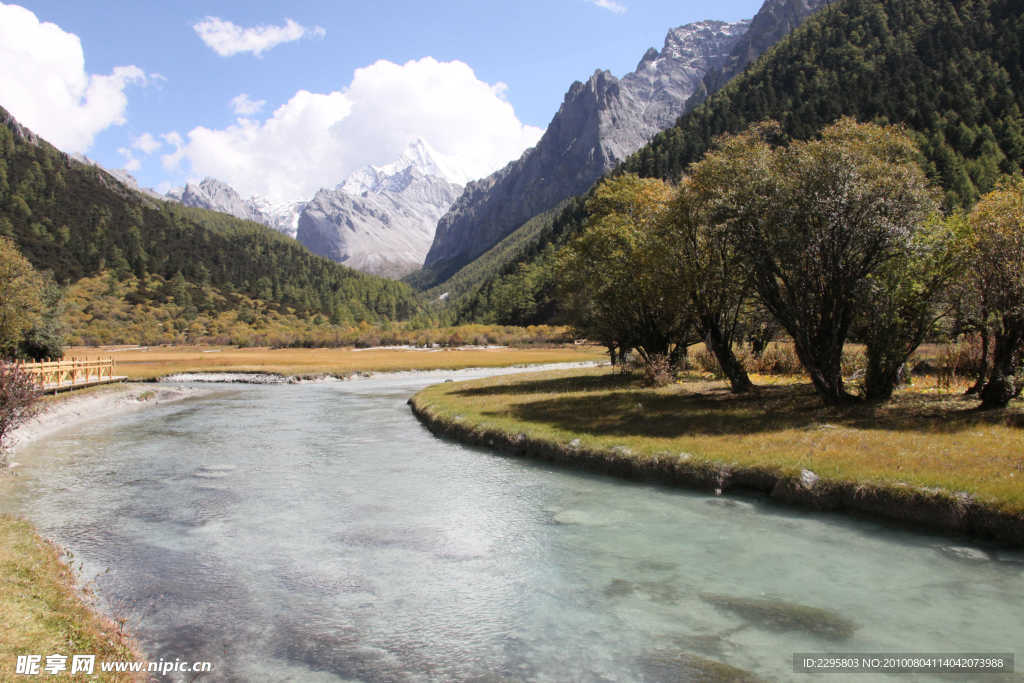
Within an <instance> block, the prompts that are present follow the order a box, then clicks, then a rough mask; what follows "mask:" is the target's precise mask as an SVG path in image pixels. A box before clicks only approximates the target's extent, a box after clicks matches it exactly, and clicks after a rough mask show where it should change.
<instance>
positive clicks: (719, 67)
mask: <svg viewBox="0 0 1024 683" xmlns="http://www.w3.org/2000/svg"><path fill="white" fill-rule="evenodd" d="M825 2H826V0H767V1H766V2H765V4H764V5H763V6H762V8H761V10H760V11H759V12H758V15H757V16H756V17H755V18H754V19H752V20H744V21H741V22H734V23H726V22H720V21H710V20H709V21H703V22H695V23H692V24H687V25H685V26H681V27H678V28H675V29H671V30H670V31H668V33H667V34H666V37H665V43H664V45H663V47H662V49H661V50H660V51H658V50H655V49H654V48H650V49H648V50H647V51H646V52H645V53H644V55H643V57H641V59H640V62H639V63H638V65H637V69H636V70H635V71H633V72H630V73H629V74H626V75H625V76H623V77H622V78H621V79H617V78H615V77H614V76H613V75H612V74H611V73H610V72H608V71H605V70H601V69H598V70H596V71H595V72H594V74H593V75H592V76H591V77H590V78H589V79H588V80H587V81H586V82H585V83H584V82H581V81H576V82H575V83H573V84H572V85H571V86H570V88H569V90H568V91H567V93H566V95H565V98H564V100H563V102H562V105H561V106H560V108H559V111H558V112H557V113H556V114H555V116H554V117H553V118H552V120H551V123H550V124H549V126H548V128H547V130H546V131H545V133H544V135H543V136H542V138H541V140H540V142H538V144H537V145H536V146H535V147H534V148H532V149H530V150H528V151H527V152H525V153H524V154H523V155H522V156H521V157H520V158H519V159H517V160H515V161H513V162H511V163H509V164H508V165H506V166H505V167H504V168H502V169H500V170H499V171H497V172H495V173H494V174H492V175H491V176H488V177H487V178H483V179H480V180H477V181H474V182H472V183H469V184H468V185H467V187H466V190H465V192H464V193H463V195H462V196H461V197H460V198H459V199H458V200H457V201H456V202H455V204H454V205H453V206H452V208H451V209H450V210H449V211H448V213H447V214H445V216H444V217H442V219H441V220H440V221H439V222H438V225H437V230H436V233H435V238H434V243H433V244H432V245H431V248H430V251H429V253H428V254H427V258H426V259H425V261H424V268H423V271H422V272H421V273H417V274H415V275H414V276H413V277H411V278H409V281H411V282H415V284H416V285H417V286H420V287H423V288H429V287H431V286H434V285H437V284H439V283H441V282H443V281H444V280H446V279H447V278H448V277H450V276H452V275H453V274H454V273H455V272H456V271H458V269H459V268H461V267H462V266H464V265H466V264H468V263H470V262H471V261H472V260H473V259H474V258H476V257H478V256H479V255H481V254H483V253H484V252H485V251H487V249H489V248H490V247H491V246H493V245H494V244H496V243H497V242H499V241H500V240H501V239H503V238H504V237H506V236H507V235H509V234H510V233H511V232H513V231H514V230H515V229H516V228H518V227H519V226H520V225H522V224H524V223H525V222H526V221H528V220H529V219H530V218H532V217H533V216H536V215H538V214H540V213H543V212H544V211H547V210H548V209H550V208H551V207H553V206H554V205H556V204H557V203H559V202H560V201H563V200H565V199H567V198H568V197H571V196H574V195H578V194H581V193H583V192H585V191H586V190H587V189H589V187H590V186H591V185H592V184H593V183H594V182H595V181H596V180H597V179H599V178H600V177H601V176H603V175H604V174H605V173H607V172H609V171H611V170H612V169H614V168H615V166H616V165H617V164H618V163H620V162H622V161H624V160H625V159H626V158H627V157H628V156H629V155H630V154H632V153H633V152H634V151H635V150H636V149H638V148H639V147H641V146H642V145H643V144H645V143H646V142H647V141H648V140H649V139H650V138H651V137H653V136H654V135H655V134H657V133H658V132H660V131H661V130H663V129H664V128H666V127H668V126H670V125H672V124H673V123H674V122H675V121H676V119H677V118H678V117H679V116H680V115H681V114H683V113H684V112H685V111H686V108H687V107H688V106H690V105H689V104H688V102H689V101H690V100H691V99H692V98H693V97H694V95H696V94H697V93H698V92H699V91H700V90H701V89H704V88H707V87H708V84H707V83H705V82H704V77H705V76H706V75H707V74H708V73H711V72H716V73H717V72H722V73H725V70H726V69H731V68H736V67H735V66H730V65H731V64H732V65H739V64H742V65H743V66H745V65H746V64H747V63H749V58H748V57H744V56H743V55H744V54H747V55H749V54H750V53H751V52H752V51H756V50H758V49H761V45H762V44H763V43H764V42H766V40H767V38H757V37H751V39H750V40H749V41H748V43H749V46H748V47H747V48H746V50H745V52H744V53H742V54H741V53H737V52H736V48H737V46H738V45H740V41H741V40H742V39H743V38H744V36H747V34H748V33H749V30H750V29H751V27H754V26H756V27H757V30H758V31H759V32H762V33H764V34H765V35H768V34H773V33H778V32H781V31H783V30H788V27H789V25H790V24H791V23H792V21H791V14H792V13H787V12H780V11H779V8H780V7H781V8H784V9H787V10H792V12H795V15H793V16H797V17H799V18H800V19H804V18H806V16H809V15H810V14H811V13H813V12H814V11H816V10H817V9H819V8H820V7H821V6H823V5H824V4H825ZM780 17H782V18H781V19H780ZM780 21H782V23H783V24H784V25H782V26H780V24H779V22H780ZM755 38H756V39H755Z"/></svg>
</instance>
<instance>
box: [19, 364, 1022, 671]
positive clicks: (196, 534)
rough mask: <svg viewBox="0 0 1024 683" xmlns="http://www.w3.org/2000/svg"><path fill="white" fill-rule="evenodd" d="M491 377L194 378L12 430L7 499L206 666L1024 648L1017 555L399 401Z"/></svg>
mask: <svg viewBox="0 0 1024 683" xmlns="http://www.w3.org/2000/svg"><path fill="white" fill-rule="evenodd" d="M491 372H493V371H491ZM486 374H488V371H463V372H445V373H409V374H396V375H380V376H376V377H372V378H361V379H355V380H350V381H345V382H340V381H339V382H325V383H314V384H299V385H266V386H249V385H245V386H240V385H213V391H212V392H210V393H208V394H205V395H203V396H200V397H197V398H194V399H188V400H185V401H181V402H177V403H167V404H163V405H159V406H155V407H152V408H148V409H146V410H142V411H137V412H132V413H127V414H124V415H121V416H119V417H116V418H113V419H110V420H106V421H104V422H101V423H93V424H89V425H87V426H86V427H84V428H77V429H76V430H75V431H74V433H69V432H64V433H57V434H55V435H53V436H51V437H48V438H46V439H45V440H42V441H39V442H37V443H33V444H29V445H27V446H25V447H24V448H22V449H21V450H20V451H19V452H18V457H17V459H18V461H19V462H20V463H22V466H21V467H20V468H19V471H20V476H19V477H18V478H17V482H16V484H15V485H14V486H13V488H11V493H10V494H9V495H7V496H5V497H4V498H5V499H4V500H3V501H0V509H2V510H3V511H9V512H14V513H16V514H20V515H22V516H24V517H26V518H28V519H30V520H31V521H32V522H33V523H35V524H36V525H37V526H38V528H39V529H40V531H41V532H42V533H43V534H44V535H45V536H47V537H49V538H52V539H53V540H55V541H57V542H58V543H60V544H62V545H64V546H66V547H67V548H68V549H70V550H71V551H73V553H74V560H75V564H76V566H77V564H78V563H79V562H80V563H81V566H82V576H83V580H85V581H87V582H90V583H91V584H92V585H93V586H94V587H95V589H96V591H97V593H98V595H99V596H100V599H101V601H102V603H101V604H102V607H104V608H105V609H106V610H108V611H109V612H110V613H112V614H115V615H118V616H122V617H126V618H127V619H128V625H129V628H130V630H131V631H132V632H133V633H134V634H135V636H136V637H137V638H138V640H139V641H140V642H141V644H142V646H143V649H144V650H145V652H146V654H147V656H148V657H149V658H150V659H152V660H156V659H158V658H164V659H166V660H174V659H175V658H180V659H188V660H210V661H212V662H214V673H213V674H212V675H209V676H207V677H204V678H202V679H200V680H229V681H232V680H238V681H250V680H260V681H284V680H295V681H338V680H360V681H407V680H408V681H435V680H436V681H447V680H532V681H669V680H691V679H692V680H697V679H699V680H716V679H714V678H705V679H701V678H700V676H701V675H703V674H702V673H701V672H704V673H706V672H708V671H709V670H710V671H714V670H715V669H714V668H713V667H712V668H711V669H709V668H708V667H711V666H712V665H711V664H709V662H719V663H723V664H726V665H728V666H731V667H735V668H738V669H742V670H745V671H747V672H751V674H752V675H756V676H757V677H759V678H762V679H766V680H784V681H788V680H797V681H800V680H812V679H815V680H817V679H818V678H819V677H818V676H810V675H807V674H800V673H794V670H793V654H794V653H796V652H813V653H824V652H858V653H878V652H928V653H933V652H972V651H973V652H1014V651H1015V650H1016V649H1018V648H1019V649H1020V650H1021V652H1022V653H1024V648H1020V646H1021V644H1022V643H1024V609H1022V608H1024V554H1021V553H1016V552H1007V551H1002V550H999V549H996V548H987V547H984V546H982V545H979V544H976V543H975V544H972V543H970V542H967V541H963V540H956V539H949V538H943V537H939V536H930V535H927V534H921V533H914V532H909V531H904V530H897V529H892V528H890V527H888V526H886V525H883V524H881V523H877V522H872V521H864V520H856V519H848V518H844V517H841V516H836V515H815V514H810V513H805V512H802V511H799V510H794V509H789V508H784V507H779V506H776V505H773V504H770V503H768V502H763V501H760V500H758V499H753V498H751V499H744V498H727V497H713V496H709V495H707V494H704V493H695V492H687V491H680V490H672V489H668V488H661V487H657V486H652V485H647V484H639V483H631V482H625V481H619V480H616V479H612V478H607V477H600V476H592V475H588V474H582V473H579V472H573V471H569V470H565V469H559V468H556V467H553V466H550V465H547V464H543V463H533V462H529V461H524V460H519V459H514V458H507V457H501V456H497V455H495V454H492V453H488V452H487V451H482V450H479V449H474V448H468V447H464V446H461V445H459V444H455V443H451V442H447V441H444V440H440V439H437V438H435V437H434V436H432V435H431V434H430V433H429V432H428V431H427V430H426V429H424V428H423V427H422V426H421V425H420V424H419V423H418V422H417V421H416V419H415V418H414V417H413V416H412V414H411V412H410V410H409V408H408V406H407V405H406V399H408V397H409V396H411V395H412V394H413V393H414V392H415V391H416V390H418V389H419V388H421V387H423V386H426V385H428V384H431V383H434V382H437V381H442V380H443V379H446V378H454V379H463V378H469V377H474V376H483V375H486ZM804 608H813V609H804ZM44 654H46V653H44ZM719 672H720V673H721V670H719ZM820 678H821V679H823V680H829V681H838V680H845V678H844V677H842V676H834V675H833V676H821V677H820ZM852 678H853V680H856V681H870V680H880V679H883V678H885V677H884V676H875V675H858V676H855V677H852ZM943 679H945V680H961V677H956V676H954V677H953V678H952V679H951V678H949V677H943V678H934V677H932V678H930V677H928V676H924V675H918V676H910V677H907V676H902V677H898V678H897V680H943ZM977 680H993V678H991V677H989V678H986V677H983V676H982V677H979V678H978V679H977Z"/></svg>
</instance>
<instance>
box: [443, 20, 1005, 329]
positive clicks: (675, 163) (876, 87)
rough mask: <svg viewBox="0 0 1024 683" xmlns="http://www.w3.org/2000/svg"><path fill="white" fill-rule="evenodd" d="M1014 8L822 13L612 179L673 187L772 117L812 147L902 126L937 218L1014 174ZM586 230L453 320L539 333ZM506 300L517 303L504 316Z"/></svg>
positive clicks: (514, 272)
mask: <svg viewBox="0 0 1024 683" xmlns="http://www.w3.org/2000/svg"><path fill="white" fill-rule="evenodd" d="M1022 111H1024V5H1022V4H1021V3H1020V2H1019V0H843V1H841V2H832V3H831V4H830V5H829V6H828V7H826V8H824V9H823V10H822V11H820V12H819V13H818V14H816V15H815V16H813V17H811V18H810V19H809V20H808V21H807V22H806V23H805V24H804V25H803V26H802V27H801V28H799V29H797V30H796V31H794V32H793V33H792V34H791V35H790V36H789V37H788V38H786V39H785V40H783V41H782V42H780V43H779V44H778V45H776V46H775V47H774V48H772V49H771V50H769V51H768V52H767V53H765V55H764V56H762V57H761V59H760V60H759V61H757V62H756V63H755V64H754V65H752V66H751V67H749V68H748V69H747V70H746V71H745V72H744V73H743V74H741V75H739V76H737V77H736V78H735V79H733V80H732V81H731V82H730V83H729V85H727V86H726V87H725V88H723V89H722V90H720V91H719V92H718V93H716V94H714V95H713V96H711V97H710V98H708V100H707V101H706V102H704V103H703V104H702V105H700V106H699V107H697V108H696V109H694V110H693V111H691V112H689V113H688V114H685V115H683V116H682V117H680V119H679V121H678V122H677V123H676V125H675V126H674V127H672V128H670V129H668V130H667V131H665V132H663V133H661V134H659V135H657V136H656V137H655V138H654V139H653V140H652V141H651V143H650V144H648V145H646V146H645V147H643V148H641V149H640V150H639V151H637V152H636V154H634V155H633V156H632V157H631V158H630V159H629V160H628V161H627V162H626V163H625V164H623V165H622V167H620V169H619V170H620V171H631V172H636V173H638V174H640V175H642V176H648V177H662V178H667V179H672V180H676V179H678V178H679V177H680V176H681V175H682V174H683V173H684V172H685V169H686V167H687V166H688V165H689V164H690V163H692V162H693V161H696V160H697V159H699V158H701V156H702V155H703V154H704V152H705V151H706V150H707V149H708V148H709V147H710V146H711V144H712V142H713V141H714V139H715V138H716V137H717V136H718V135H720V134H722V133H728V132H738V131H740V130H743V129H744V128H746V127H747V126H748V125H749V124H751V123H753V122H756V121H761V120H765V119H775V120H777V121H779V122H780V123H781V124H782V127H783V130H784V132H785V133H786V134H787V135H789V136H791V137H792V138H798V139H800V138H809V137H812V136H814V135H815V134H817V133H818V132H819V131H820V130H821V129H822V128H823V127H824V126H825V125H827V124H829V123H831V122H833V121H835V120H836V119H838V118H839V117H840V116H844V115H846V116H852V117H855V118H857V119H859V120H862V121H877V122H885V123H903V124H905V125H906V126H907V127H908V128H909V130H910V132H911V135H912V137H913V138H914V139H915V140H916V141H917V143H918V144H919V146H920V148H921V150H922V152H923V154H924V157H925V158H924V160H923V163H924V164H925V166H926V170H927V172H928V174H929V176H930V177H931V178H932V179H933V180H934V181H935V182H936V183H938V184H939V185H940V186H941V187H942V188H943V189H944V190H945V198H946V206H947V208H953V207H956V206H970V205H971V204H973V203H974V202H975V201H976V199H977V198H978V197H979V196H980V194H981V193H984V192H986V191H988V190H990V189H992V187H993V186H994V184H995V183H996V181H997V180H998V179H999V177H1000V176H1002V175H1003V174H1013V173H1019V172H1020V171H1021V169H1022V168H1024V116H1022ZM581 225H582V220H575V221H573V220H566V221H562V222H561V229H560V230H558V231H554V232H551V233H547V234H545V235H542V236H541V237H540V241H539V242H538V243H537V244H535V245H534V246H533V247H532V248H531V249H529V250H528V251H529V253H530V254H532V255H528V256H525V257H524V258H522V259H520V260H519V261H518V262H517V263H511V264H509V265H508V266H506V267H505V268H504V269H503V270H502V272H500V273H498V274H496V275H494V276H492V277H491V278H490V279H488V280H486V281H485V282H483V283H482V284H481V286H480V288H479V290H477V292H476V293H475V294H473V295H470V296H468V297H467V298H466V299H464V300H462V301H459V302H454V305H455V306H456V308H457V311H458V312H457V314H456V317H459V318H460V319H472V320H486V321H500V322H503V321H512V320H515V321H517V322H529V323H534V322H541V321H543V320H547V319H548V315H549V312H550V310H551V308H552V307H551V306H550V305H549V303H547V302H550V300H551V298H552V295H553V291H552V288H553V284H554V283H553V281H552V279H551V276H550V270H549V265H550V263H551V258H550V255H551V248H552V246H553V245H557V244H560V243H564V241H565V240H567V239H568V238H570V237H571V236H572V235H574V234H575V233H576V232H577V231H578V230H579V228H580V226H581ZM509 302H514V304H513V305H510V304H509Z"/></svg>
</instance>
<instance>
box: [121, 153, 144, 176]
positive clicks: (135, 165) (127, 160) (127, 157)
mask: <svg viewBox="0 0 1024 683" xmlns="http://www.w3.org/2000/svg"><path fill="white" fill-rule="evenodd" d="M117 153H118V154H120V155H121V156H122V157H124V166H122V168H124V170H126V171H128V172H129V173H134V172H135V171H138V170H139V169H140V168H142V162H140V161H139V160H138V159H136V158H135V155H134V154H133V153H132V151H131V150H130V149H128V148H127V147H119V148H118V149H117Z"/></svg>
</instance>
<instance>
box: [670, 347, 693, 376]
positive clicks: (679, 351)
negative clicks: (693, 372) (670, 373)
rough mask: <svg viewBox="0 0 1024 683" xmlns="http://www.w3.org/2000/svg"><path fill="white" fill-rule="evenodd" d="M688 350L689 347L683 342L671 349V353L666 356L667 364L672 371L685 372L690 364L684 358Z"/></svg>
mask: <svg viewBox="0 0 1024 683" xmlns="http://www.w3.org/2000/svg"><path fill="white" fill-rule="evenodd" d="M689 349H690V347H689V346H688V345H687V344H686V343H684V342H679V343H678V344H676V346H675V348H674V349H672V353H670V354H669V356H668V362H669V365H670V366H672V369H673V370H680V371H681V370H687V369H688V368H689V367H690V362H689V360H688V359H687V356H686V354H687V351H689Z"/></svg>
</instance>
